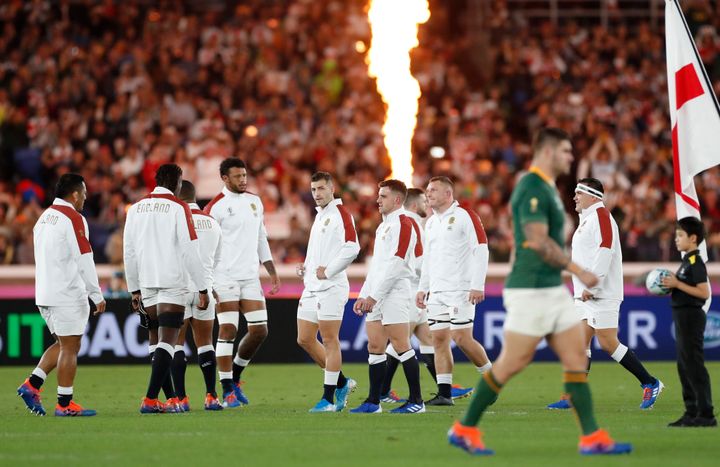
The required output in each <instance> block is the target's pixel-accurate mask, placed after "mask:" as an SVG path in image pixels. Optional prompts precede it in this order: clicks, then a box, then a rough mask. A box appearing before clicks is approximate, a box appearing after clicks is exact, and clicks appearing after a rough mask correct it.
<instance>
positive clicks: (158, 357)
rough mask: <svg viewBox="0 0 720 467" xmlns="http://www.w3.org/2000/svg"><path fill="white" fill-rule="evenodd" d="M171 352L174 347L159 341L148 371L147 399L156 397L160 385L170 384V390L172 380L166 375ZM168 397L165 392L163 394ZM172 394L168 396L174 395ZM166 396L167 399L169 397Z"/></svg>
mask: <svg viewBox="0 0 720 467" xmlns="http://www.w3.org/2000/svg"><path fill="white" fill-rule="evenodd" d="M173 353H175V349H174V348H173V346H172V345H170V344H168V343H167V342H159V343H158V344H157V348H156V349H155V352H153V357H152V371H151V372H150V384H148V389H147V393H146V394H145V396H146V397H147V398H148V399H157V398H158V394H160V387H162V386H167V383H168V382H169V384H170V389H171V390H172V381H171V380H170V378H169V377H168V376H169V375H170V365H171V364H172V358H173ZM165 396H166V397H168V395H167V393H166V394H165ZM174 396H175V395H174V394H173V395H172V396H170V397H174ZM170 397H168V399H169V398H170Z"/></svg>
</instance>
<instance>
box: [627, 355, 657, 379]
mask: <svg viewBox="0 0 720 467" xmlns="http://www.w3.org/2000/svg"><path fill="white" fill-rule="evenodd" d="M620 364H621V365H622V366H623V367H625V369H626V370H627V371H629V372H630V373H632V374H633V375H635V377H636V378H637V379H638V381H640V384H655V382H656V381H657V380H656V379H655V378H653V377H652V376H650V373H648V372H647V370H646V369H645V367H644V366H643V364H642V363H640V360H638V358H637V356H635V352H633V351H632V350H630V349H628V351H627V352H626V353H625V356H624V357H623V358H622V359H621V360H620Z"/></svg>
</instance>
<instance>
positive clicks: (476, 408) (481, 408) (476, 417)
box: [460, 370, 502, 426]
mask: <svg viewBox="0 0 720 467" xmlns="http://www.w3.org/2000/svg"><path fill="white" fill-rule="evenodd" d="M501 389H502V384H500V383H498V382H497V381H496V380H495V378H494V377H493V374H492V370H491V371H488V372H487V373H484V374H483V375H482V377H481V378H480V381H479V382H478V384H477V387H476V388H475V392H474V393H473V395H472V398H471V399H470V406H469V407H468V409H467V411H466V412H465V415H464V416H463V418H462V420H461V421H460V423H461V424H462V425H465V426H476V425H477V424H478V422H479V421H480V417H482V414H483V412H485V409H487V408H488V407H489V406H490V405H492V404H493V403H494V402H495V401H496V400H497V398H498V394H500V390H501Z"/></svg>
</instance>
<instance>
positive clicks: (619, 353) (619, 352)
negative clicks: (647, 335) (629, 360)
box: [610, 344, 628, 363]
mask: <svg viewBox="0 0 720 467" xmlns="http://www.w3.org/2000/svg"><path fill="white" fill-rule="evenodd" d="M627 351H628V348H627V347H626V346H624V345H622V344H620V345H618V346H617V349H615V352H613V353H612V355H610V357H612V359H613V360H615V361H616V362H618V363H620V360H622V359H623V357H624V356H625V354H626V353H627Z"/></svg>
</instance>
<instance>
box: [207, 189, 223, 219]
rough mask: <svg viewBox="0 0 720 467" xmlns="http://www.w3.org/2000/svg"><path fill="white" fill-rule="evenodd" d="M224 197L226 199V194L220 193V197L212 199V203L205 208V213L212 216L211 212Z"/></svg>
mask: <svg viewBox="0 0 720 467" xmlns="http://www.w3.org/2000/svg"><path fill="white" fill-rule="evenodd" d="M224 197H225V194H224V193H220V194H219V195H217V196H216V197H214V198H213V199H212V201H210V202H209V203H208V204H207V206H205V209H203V211H204V212H205V213H206V214H210V210H211V209H212V207H213V206H215V203H217V202H218V201H220V200H221V199H223V198H224Z"/></svg>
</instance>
